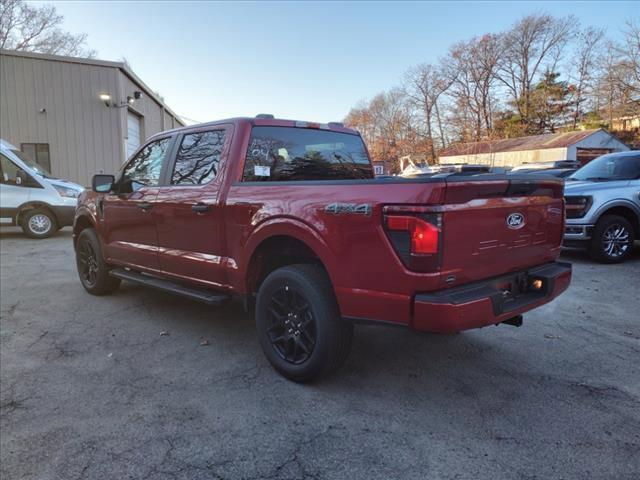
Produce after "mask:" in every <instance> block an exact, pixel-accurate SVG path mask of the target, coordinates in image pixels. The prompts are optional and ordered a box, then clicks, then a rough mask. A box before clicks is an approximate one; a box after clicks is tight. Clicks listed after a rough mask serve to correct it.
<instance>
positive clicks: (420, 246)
mask: <svg viewBox="0 0 640 480" xmlns="http://www.w3.org/2000/svg"><path fill="white" fill-rule="evenodd" d="M387 228H388V229H389V230H392V231H403V232H408V233H409V235H410V236H411V253H417V254H431V253H437V252H438V237H439V236H440V230H439V229H438V228H437V227H436V226H435V225H431V224H430V223H429V222H426V221H424V220H422V219H421V218H418V217H409V216H396V215H389V216H387Z"/></svg>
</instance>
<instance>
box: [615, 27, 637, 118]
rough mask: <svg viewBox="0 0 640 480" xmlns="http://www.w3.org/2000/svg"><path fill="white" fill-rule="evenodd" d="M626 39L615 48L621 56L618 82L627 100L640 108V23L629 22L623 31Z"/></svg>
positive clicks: (617, 70) (617, 71)
mask: <svg viewBox="0 0 640 480" xmlns="http://www.w3.org/2000/svg"><path fill="white" fill-rule="evenodd" d="M623 33H624V39H623V41H622V43H621V44H620V45H617V46H616V47H615V50H616V52H617V53H618V55H619V56H620V62H619V65H618V68H617V69H616V74H617V75H616V80H617V81H618V83H619V85H620V88H621V90H622V91H623V92H624V96H625V100H626V101H627V102H629V103H633V104H635V106H636V108H637V107H639V106H640V22H638V21H629V22H627V24H626V28H625V30H624V31H623Z"/></svg>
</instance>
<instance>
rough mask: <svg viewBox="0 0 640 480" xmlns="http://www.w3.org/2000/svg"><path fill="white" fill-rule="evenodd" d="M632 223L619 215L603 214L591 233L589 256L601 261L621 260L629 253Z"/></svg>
mask: <svg viewBox="0 0 640 480" xmlns="http://www.w3.org/2000/svg"><path fill="white" fill-rule="evenodd" d="M634 240H635V238H634V231H633V225H631V223H630V222H629V220H627V219H626V218H624V217H621V216H619V215H605V216H603V217H602V218H600V220H598V223H596V226H595V227H594V228H593V233H592V234H591V246H590V253H591V256H592V257H593V258H594V259H596V260H598V261H599V262H602V263H619V262H623V261H625V260H626V259H627V257H629V255H630V254H631V250H632V249H633V242H634Z"/></svg>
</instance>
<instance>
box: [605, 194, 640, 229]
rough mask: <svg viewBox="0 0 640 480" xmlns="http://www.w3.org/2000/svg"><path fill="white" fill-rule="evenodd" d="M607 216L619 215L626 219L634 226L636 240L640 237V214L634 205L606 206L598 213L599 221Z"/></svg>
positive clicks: (615, 204)
mask: <svg viewBox="0 0 640 480" xmlns="http://www.w3.org/2000/svg"><path fill="white" fill-rule="evenodd" d="M607 215H619V216H621V217H623V218H626V219H627V220H629V222H630V223H631V225H632V226H633V230H634V232H635V236H636V238H638V237H640V212H638V210H637V209H636V208H635V207H634V206H633V204H628V203H623V202H616V203H613V204H606V205H604V206H603V207H602V208H601V211H600V212H598V217H597V218H598V220H597V221H599V220H600V219H601V218H604V217H605V216H607ZM597 221H596V222H597Z"/></svg>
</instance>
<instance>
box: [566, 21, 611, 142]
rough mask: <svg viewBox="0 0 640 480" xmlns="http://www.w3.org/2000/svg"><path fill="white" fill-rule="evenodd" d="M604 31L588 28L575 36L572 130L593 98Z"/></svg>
mask: <svg viewBox="0 0 640 480" xmlns="http://www.w3.org/2000/svg"><path fill="white" fill-rule="evenodd" d="M603 38H604V30H602V29H599V28H593V27H588V28H586V29H584V30H582V31H581V32H580V33H579V34H578V36H577V44H578V45H577V49H576V51H575V54H574V57H573V61H572V64H573V65H574V68H575V71H574V72H573V73H572V74H571V75H570V79H571V81H572V86H571V87H570V88H571V89H572V93H573V102H574V112H573V128H574V129H576V128H577V127H578V123H579V122H580V120H581V118H582V116H583V114H584V109H585V102H586V101H587V99H588V98H589V97H592V96H593V90H594V87H595V85H594V82H595V80H596V79H597V71H596V70H597V62H598V59H599V58H600V56H601V51H600V50H601V46H602V40H603Z"/></svg>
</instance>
